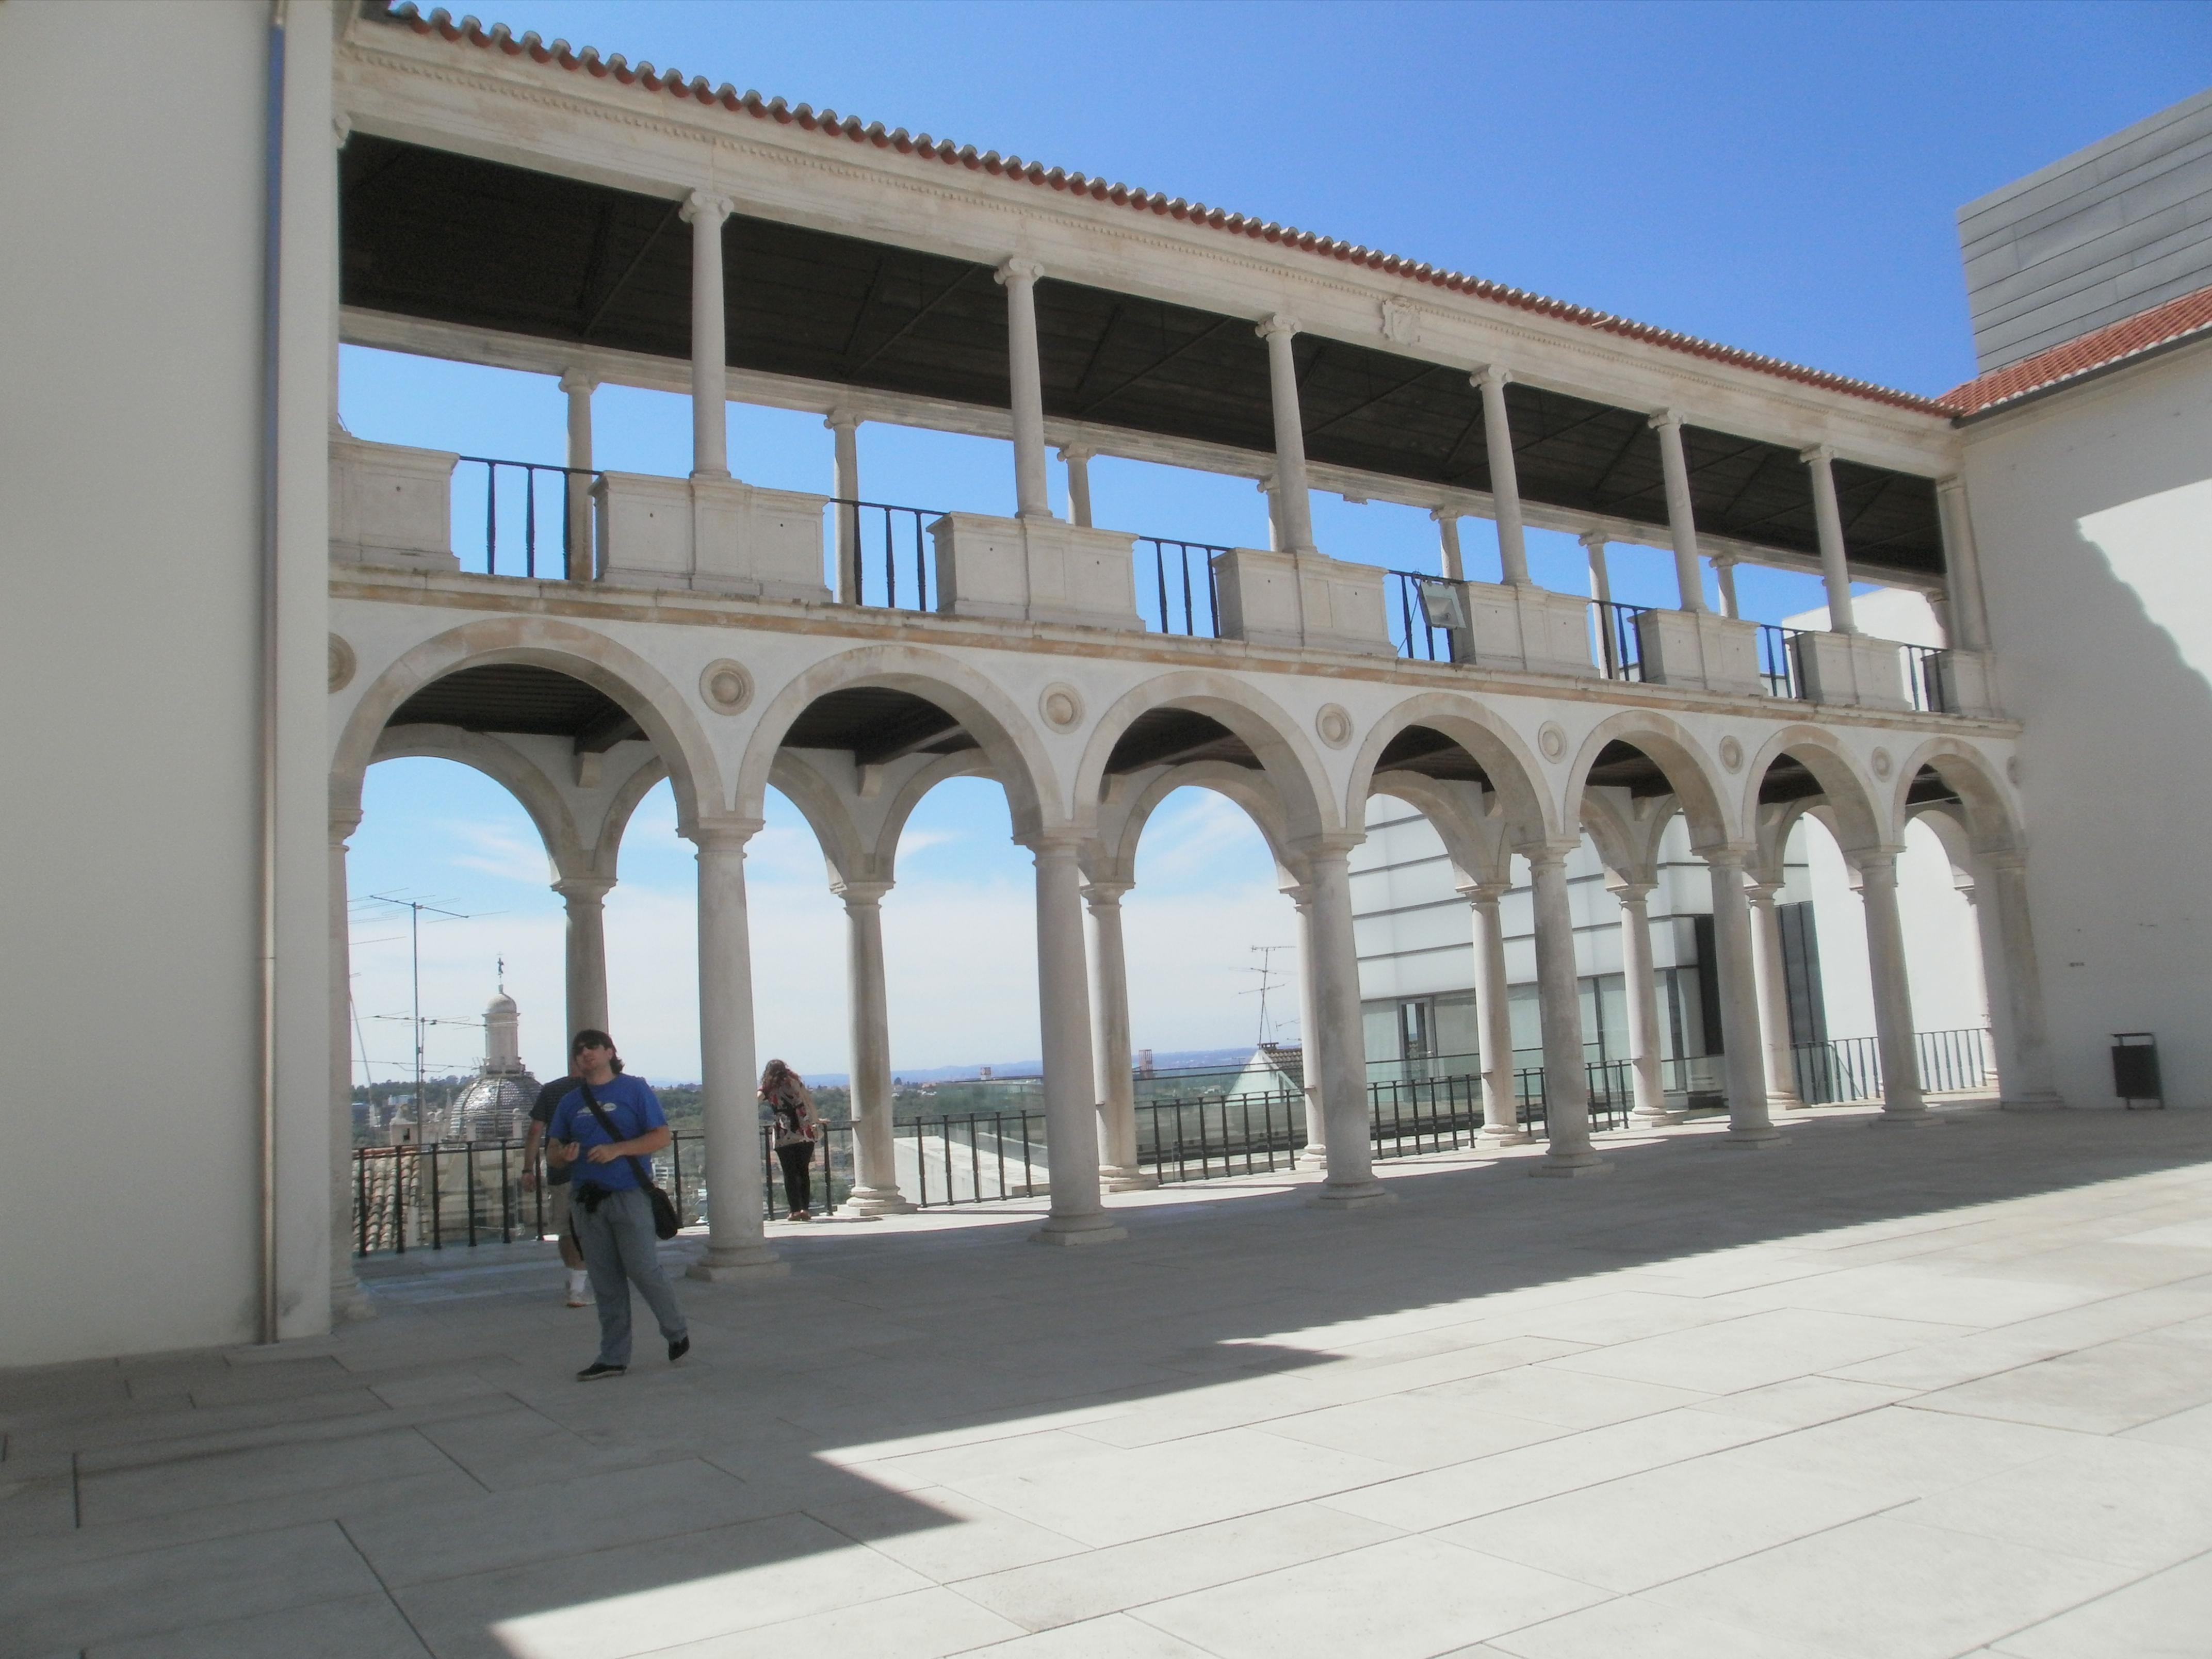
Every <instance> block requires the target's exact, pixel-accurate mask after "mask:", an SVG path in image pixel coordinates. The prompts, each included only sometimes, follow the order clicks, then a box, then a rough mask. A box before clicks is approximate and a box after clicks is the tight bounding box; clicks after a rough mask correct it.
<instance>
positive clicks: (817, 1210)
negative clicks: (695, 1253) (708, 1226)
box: [662, 1123, 854, 1221]
mask: <svg viewBox="0 0 2212 1659" xmlns="http://www.w3.org/2000/svg"><path fill="white" fill-rule="evenodd" d="M817 1129H818V1131H819V1135H820V1138H819V1139H817V1140H816V1141H815V1143H814V1158H813V1161H812V1163H811V1164H810V1165H809V1166H808V1186H809V1188H810V1189H811V1195H810V1197H809V1199H808V1202H807V1210H808V1212H809V1213H810V1214H813V1215H835V1214H836V1213H837V1200H839V1199H841V1198H846V1197H849V1196H850V1195H851V1194H852V1191H853V1155H854V1146H853V1126H852V1125H851V1124H849V1123H822V1124H818V1125H817ZM760 1138H761V1207H762V1210H763V1212H764V1213H765V1215H766V1217H767V1218H768V1219H769V1220H770V1221H773V1220H775V1218H777V1217H778V1216H780V1215H782V1214H783V1213H784V1212H785V1211H786V1210H787V1208H788V1207H789V1206H788V1204H787V1201H786V1197H785V1194H784V1189H783V1160H782V1159H781V1158H778V1157H777V1156H776V1152H775V1131H774V1129H773V1127H771V1126H770V1125H769V1124H766V1123H763V1124H762V1125H761V1132H760ZM701 1165H702V1169H703V1168H704V1160H703V1159H702V1161H701ZM662 1184H663V1185H666V1183H665V1182H663V1183H662ZM670 1190H671V1192H673V1191H674V1188H671V1189H670ZM683 1213H685V1212H684V1210H683V1207H682V1206H681V1205H680V1204H679V1205H678V1214H679V1215H680V1214H683ZM700 1219H702V1220H704V1219H705V1214H704V1206H703V1205H702V1206H701V1214H700Z"/></svg>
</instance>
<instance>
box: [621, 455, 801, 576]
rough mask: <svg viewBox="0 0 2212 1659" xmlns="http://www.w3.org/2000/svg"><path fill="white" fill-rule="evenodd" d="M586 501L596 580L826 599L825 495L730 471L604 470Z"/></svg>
mask: <svg viewBox="0 0 2212 1659" xmlns="http://www.w3.org/2000/svg"><path fill="white" fill-rule="evenodd" d="M828 506H829V497H828V496H827V495H807V494H805V493H804V492H803V491H799V490H795V489H761V488H759V487H758V486H757V485H754V484H748V483H738V482H737V481H736V480H735V479H730V478H664V477H652V476H648V475H647V474H644V473H638V472H609V473H606V474H605V475H603V476H602V477H601V478H600V479H599V483H597V484H595V485H594V486H593V487H592V508H593V512H594V513H595V514H596V516H597V518H598V521H599V573H598V574H599V580H601V581H607V582H618V583H621V584H623V585H624V586H632V587H688V588H690V589H693V590H695V591H696V592H705V593H733V594H740V595H743V596H744V597H746V598H751V599H796V600H799V601H802V602H805V603H810V604H815V605H827V604H828V603H829V585H828V584H827V583H825V582H824V581H823V580H822V514H823V509H824V508H825V507H828Z"/></svg>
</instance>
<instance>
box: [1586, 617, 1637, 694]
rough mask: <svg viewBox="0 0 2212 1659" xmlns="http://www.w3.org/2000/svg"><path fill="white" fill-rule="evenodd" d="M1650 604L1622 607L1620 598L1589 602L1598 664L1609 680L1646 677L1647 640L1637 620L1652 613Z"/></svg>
mask: <svg viewBox="0 0 2212 1659" xmlns="http://www.w3.org/2000/svg"><path fill="white" fill-rule="evenodd" d="M1650 609H1651V607H1650V605H1623V604H1621V603H1620V601H1619V600H1618V599H1593V600H1591V601H1590V625H1591V626H1592V627H1593V628H1594V629H1596V631H1597V653H1596V659H1597V665H1598V666H1599V667H1600V668H1601V669H1603V670H1604V671H1605V677H1606V678H1607V679H1609V680H1640V679H1642V678H1644V641H1643V638H1642V636H1641V635H1638V633H1637V631H1636V619H1637V618H1638V617H1640V616H1642V615H1643V614H1644V612H1645V611H1649V610H1650Z"/></svg>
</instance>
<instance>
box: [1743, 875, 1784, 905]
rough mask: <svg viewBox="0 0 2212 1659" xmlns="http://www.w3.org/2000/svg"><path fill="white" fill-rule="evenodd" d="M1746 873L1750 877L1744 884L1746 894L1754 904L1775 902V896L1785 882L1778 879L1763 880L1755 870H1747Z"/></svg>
mask: <svg viewBox="0 0 2212 1659" xmlns="http://www.w3.org/2000/svg"><path fill="white" fill-rule="evenodd" d="M1744 873H1745V875H1746V876H1747V878H1748V879H1747V881H1746V882H1745V883H1744V884H1743V894H1744V896H1745V897H1746V898H1747V899H1749V900H1750V901H1751V902H1753V904H1760V905H1765V904H1771V903H1773V902H1774V896H1775V895H1776V894H1777V893H1779V892H1780V891H1781V890H1782V889H1783V885H1784V884H1783V883H1781V882H1778V881H1765V880H1762V879H1760V878H1759V874H1758V873H1757V872H1754V871H1749V870H1747V871H1746V872H1744Z"/></svg>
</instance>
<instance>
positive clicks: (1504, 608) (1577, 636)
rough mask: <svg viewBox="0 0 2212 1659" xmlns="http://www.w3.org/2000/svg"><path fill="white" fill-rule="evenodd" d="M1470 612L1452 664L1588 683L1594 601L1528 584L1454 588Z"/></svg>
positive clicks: (1455, 638) (1455, 633)
mask: <svg viewBox="0 0 2212 1659" xmlns="http://www.w3.org/2000/svg"><path fill="white" fill-rule="evenodd" d="M1452 586H1454V587H1455V588H1456V589H1457V590H1458V592H1459V593H1460V595H1461V602H1462V604H1463V605H1465V606H1466V608H1467V626H1466V627H1465V628H1464V629H1456V628H1455V629H1453V630H1452V659H1453V660H1454V661H1455V662H1474V663H1480V664H1481V665H1483V666H1484V667H1486V668H1518V669H1523V670H1525V671H1528V672H1529V673H1532V674H1565V675H1568V676H1570V677H1571V678H1578V679H1588V678H1591V677H1593V676H1595V674H1596V672H1597V665H1596V664H1595V662H1593V661H1592V660H1591V658H1590V631H1589V600H1588V599H1583V597H1581V595H1579V594H1576V593H1554V592H1552V591H1551V590H1549V589H1548V588H1542V587H1534V586H1529V585H1528V584H1526V583H1515V584H1508V583H1502V582H1456V583H1454V584H1452Z"/></svg>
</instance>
